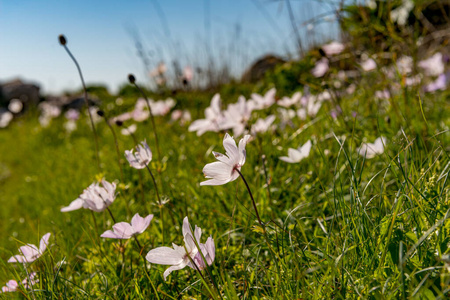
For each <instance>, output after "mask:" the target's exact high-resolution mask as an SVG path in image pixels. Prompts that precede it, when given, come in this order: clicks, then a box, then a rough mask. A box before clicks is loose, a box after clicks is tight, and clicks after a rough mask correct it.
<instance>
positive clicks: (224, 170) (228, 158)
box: [200, 133, 250, 185]
mask: <svg viewBox="0 0 450 300" xmlns="http://www.w3.org/2000/svg"><path fill="white" fill-rule="evenodd" d="M249 138H250V135H245V136H244V138H242V139H241V140H240V141H239V148H238V147H237V146H236V142H235V141H234V139H233V138H232V137H231V136H230V135H229V134H228V133H226V134H225V137H224V139H223V147H224V148H225V151H226V152H225V155H223V154H222V153H218V152H214V151H213V154H214V156H215V157H216V159H217V160H218V161H217V162H213V163H210V164H207V165H206V166H205V167H204V168H203V174H204V175H205V177H206V178H208V179H209V180H207V181H203V182H201V183H200V185H222V184H225V183H228V182H230V181H233V180H235V179H236V178H238V177H239V173H238V172H237V171H236V170H239V171H240V170H241V167H242V166H243V165H244V164H245V159H246V151H245V146H246V144H247V141H248V140H249Z"/></svg>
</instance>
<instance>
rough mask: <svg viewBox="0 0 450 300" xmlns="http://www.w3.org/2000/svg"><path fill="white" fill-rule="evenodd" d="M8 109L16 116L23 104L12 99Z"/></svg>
mask: <svg viewBox="0 0 450 300" xmlns="http://www.w3.org/2000/svg"><path fill="white" fill-rule="evenodd" d="M8 109H9V111H10V112H12V113H13V114H18V113H20V112H21V111H22V109H23V103H22V101H20V100H19V99H12V100H11V101H10V102H9V104H8Z"/></svg>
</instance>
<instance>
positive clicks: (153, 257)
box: [145, 247, 183, 265]
mask: <svg viewBox="0 0 450 300" xmlns="http://www.w3.org/2000/svg"><path fill="white" fill-rule="evenodd" d="M145 258H146V259H147V260H148V261H149V262H150V263H152V264H159V265H178V264H180V263H182V262H183V256H182V255H180V253H179V252H178V251H176V250H174V249H172V248H169V247H159V248H155V249H152V250H150V251H149V252H148V253H147V256H146V257H145Z"/></svg>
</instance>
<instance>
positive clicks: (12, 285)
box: [2, 279, 19, 293]
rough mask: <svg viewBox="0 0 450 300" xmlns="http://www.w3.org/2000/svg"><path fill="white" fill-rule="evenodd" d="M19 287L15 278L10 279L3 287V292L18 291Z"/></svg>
mask: <svg viewBox="0 0 450 300" xmlns="http://www.w3.org/2000/svg"><path fill="white" fill-rule="evenodd" d="M18 287H19V284H18V283H17V281H15V280H12V279H11V280H10V281H8V282H7V283H6V284H5V286H4V287H2V292H3V293H7V292H15V291H17V288H18Z"/></svg>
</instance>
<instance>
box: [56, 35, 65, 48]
mask: <svg viewBox="0 0 450 300" xmlns="http://www.w3.org/2000/svg"><path fill="white" fill-rule="evenodd" d="M58 39H59V43H60V44H61V45H62V46H65V45H66V44H67V40H66V37H65V36H64V35H63V34H60V35H59V37H58Z"/></svg>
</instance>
